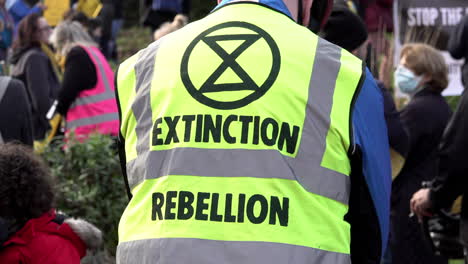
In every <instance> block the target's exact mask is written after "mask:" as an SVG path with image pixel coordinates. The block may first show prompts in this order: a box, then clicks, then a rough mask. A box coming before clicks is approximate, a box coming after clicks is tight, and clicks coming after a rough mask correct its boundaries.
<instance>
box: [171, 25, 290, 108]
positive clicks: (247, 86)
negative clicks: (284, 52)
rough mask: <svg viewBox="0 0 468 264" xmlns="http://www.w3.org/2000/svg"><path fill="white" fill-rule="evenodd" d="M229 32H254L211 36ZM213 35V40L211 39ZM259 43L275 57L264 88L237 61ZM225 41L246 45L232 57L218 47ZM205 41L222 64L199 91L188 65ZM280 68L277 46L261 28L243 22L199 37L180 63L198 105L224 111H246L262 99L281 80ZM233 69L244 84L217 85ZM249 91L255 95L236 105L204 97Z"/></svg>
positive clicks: (186, 85) (217, 26)
mask: <svg viewBox="0 0 468 264" xmlns="http://www.w3.org/2000/svg"><path fill="white" fill-rule="evenodd" d="M226 28H244V29H248V30H250V31H253V32H252V34H227V35H210V34H211V33H213V32H215V31H218V30H221V29H226ZM209 35H210V36H209ZM259 39H263V40H265V42H266V43H267V44H268V46H269V48H270V51H271V55H272V64H271V69H270V73H269V74H268V77H267V78H266V80H265V82H264V83H263V84H261V85H257V84H256V83H255V82H254V81H253V79H252V78H251V77H250V76H249V74H248V73H247V72H246V71H245V70H244V69H243V68H242V67H241V66H240V65H239V63H238V62H237V61H236V59H237V58H238V57H239V56H240V55H241V54H242V53H243V52H244V51H245V50H247V49H248V48H249V47H250V46H252V45H253V44H254V43H255V42H256V41H258V40H259ZM226 40H241V41H243V42H242V44H241V45H240V46H239V47H237V48H236V49H235V50H234V51H232V52H231V53H228V52H226V51H225V50H224V49H223V48H222V47H221V46H220V45H219V44H218V42H219V41H226ZM201 41H203V42H204V43H205V44H207V45H208V47H209V48H210V49H211V50H212V51H214V52H215V53H216V54H217V55H218V56H219V57H220V58H221V59H222V63H221V64H220V65H219V66H218V68H217V69H216V70H215V71H214V72H213V73H212V74H211V75H210V76H209V77H208V79H207V80H206V81H205V82H204V84H203V85H201V86H200V87H198V89H197V88H196V87H195V85H194V84H193V82H192V80H191V79H190V75H189V71H188V64H189V58H190V56H191V54H192V52H193V50H194V48H195V47H196V46H197V44H198V43H200V42H201ZM280 66H281V55H280V51H279V49H278V46H277V45H276V42H275V41H274V40H273V38H272V37H271V36H270V35H269V34H268V33H267V32H266V31H265V30H263V29H261V28H259V27H258V26H255V25H253V24H250V23H246V22H240V21H233V22H226V23H222V24H219V25H216V26H214V27H211V28H209V29H207V30H205V31H204V32H202V33H201V34H200V35H198V36H197V37H196V38H195V39H194V40H193V41H192V42H191V43H190V44H189V46H188V47H187V49H186V50H185V52H184V55H183V57H182V62H181V68H180V72H181V78H182V82H183V84H184V85H185V88H186V89H187V91H188V93H189V94H190V95H191V96H192V97H193V98H195V99H196V100H197V101H198V102H200V103H202V104H204V105H207V106H209V107H212V108H216V109H222V110H230V109H236V108H240V107H244V106H246V105H248V104H250V103H251V102H253V101H255V100H257V99H259V98H260V97H262V96H263V95H264V94H265V93H266V92H267V91H268V90H269V89H270V87H271V86H272V85H273V84H274V82H275V81H276V78H277V77H278V74H279V71H280ZM228 68H230V69H231V70H232V71H234V73H236V74H237V76H238V77H239V78H240V79H241V80H242V83H221V84H219V83H216V84H215V82H216V81H217V80H218V78H219V77H220V76H221V75H222V74H223V73H224V72H225V71H226V70H227V69H228ZM244 90H250V91H252V93H250V94H248V95H247V96H245V97H244V98H242V99H237V100H233V101H217V100H213V99H212V98H209V97H208V96H206V95H205V93H215V92H226V91H244Z"/></svg>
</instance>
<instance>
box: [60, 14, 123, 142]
mask: <svg viewBox="0 0 468 264" xmlns="http://www.w3.org/2000/svg"><path fill="white" fill-rule="evenodd" d="M51 41H52V44H53V45H54V47H55V48H56V50H57V52H59V53H60V54H61V56H63V57H65V58H66V59H65V61H66V62H65V71H64V77H63V83H62V89H61V91H60V94H59V97H58V105H57V112H58V114H60V115H61V116H65V117H66V133H69V132H71V131H72V130H73V131H74V133H75V134H76V135H77V136H78V137H79V138H80V137H82V138H86V137H87V136H88V135H89V134H90V133H92V132H99V133H102V134H110V135H113V136H116V135H117V134H118V130H119V121H118V110H117V103H116V99H115V95H114V73H113V72H112V69H111V68H110V66H109V64H108V62H107V60H106V58H105V57H104V56H103V54H102V53H101V52H100V51H99V49H98V48H97V44H96V43H95V42H94V41H93V40H92V39H91V37H90V36H89V34H88V33H87V32H86V31H85V29H84V28H83V27H82V26H81V25H80V24H79V23H78V22H69V21H65V22H62V23H60V24H59V25H58V26H57V27H56V28H55V30H54V33H53V34H52V37H51Z"/></svg>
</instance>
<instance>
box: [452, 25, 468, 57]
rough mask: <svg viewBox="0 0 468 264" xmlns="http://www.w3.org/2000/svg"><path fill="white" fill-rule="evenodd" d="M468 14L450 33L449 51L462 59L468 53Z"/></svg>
mask: <svg viewBox="0 0 468 264" xmlns="http://www.w3.org/2000/svg"><path fill="white" fill-rule="evenodd" d="M467 31H468V16H465V17H464V18H463V19H462V20H461V21H460V23H459V24H458V25H457V26H456V27H455V29H454V30H453V31H452V33H451V34H450V38H449V41H448V47H447V48H448V51H449V52H450V55H452V57H454V58H455V59H461V58H463V57H464V56H465V54H467V50H466V49H467V46H466V45H467V44H468V43H467V37H468V32H467Z"/></svg>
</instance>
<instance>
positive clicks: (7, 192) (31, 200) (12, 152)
mask: <svg viewBox="0 0 468 264" xmlns="http://www.w3.org/2000/svg"><path fill="white" fill-rule="evenodd" d="M53 186H54V185H53V181H52V177H51V174H50V172H49V169H48V167H47V166H46V164H45V163H44V161H43V160H42V159H41V158H40V157H38V156H37V155H35V154H34V153H33V152H32V150H31V149H30V148H28V147H26V146H23V145H19V144H14V143H7V144H3V145H1V146H0V217H3V218H8V219H15V220H16V221H18V222H26V221H27V220H29V219H31V218H37V217H39V216H41V215H42V214H44V213H46V212H48V211H49V210H50V209H52V208H53V205H54V198H55V195H54V190H53Z"/></svg>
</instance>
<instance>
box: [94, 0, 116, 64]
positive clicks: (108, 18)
mask: <svg viewBox="0 0 468 264" xmlns="http://www.w3.org/2000/svg"><path fill="white" fill-rule="evenodd" d="M101 2H102V9H101V12H100V13H99V16H98V17H99V19H100V20H101V27H102V34H101V37H100V38H99V42H98V44H99V48H100V49H101V52H102V54H104V56H105V57H106V58H107V59H109V58H110V55H111V54H110V49H109V48H110V44H111V40H112V21H113V20H114V12H115V10H114V3H113V1H112V0H102V1H101Z"/></svg>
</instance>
